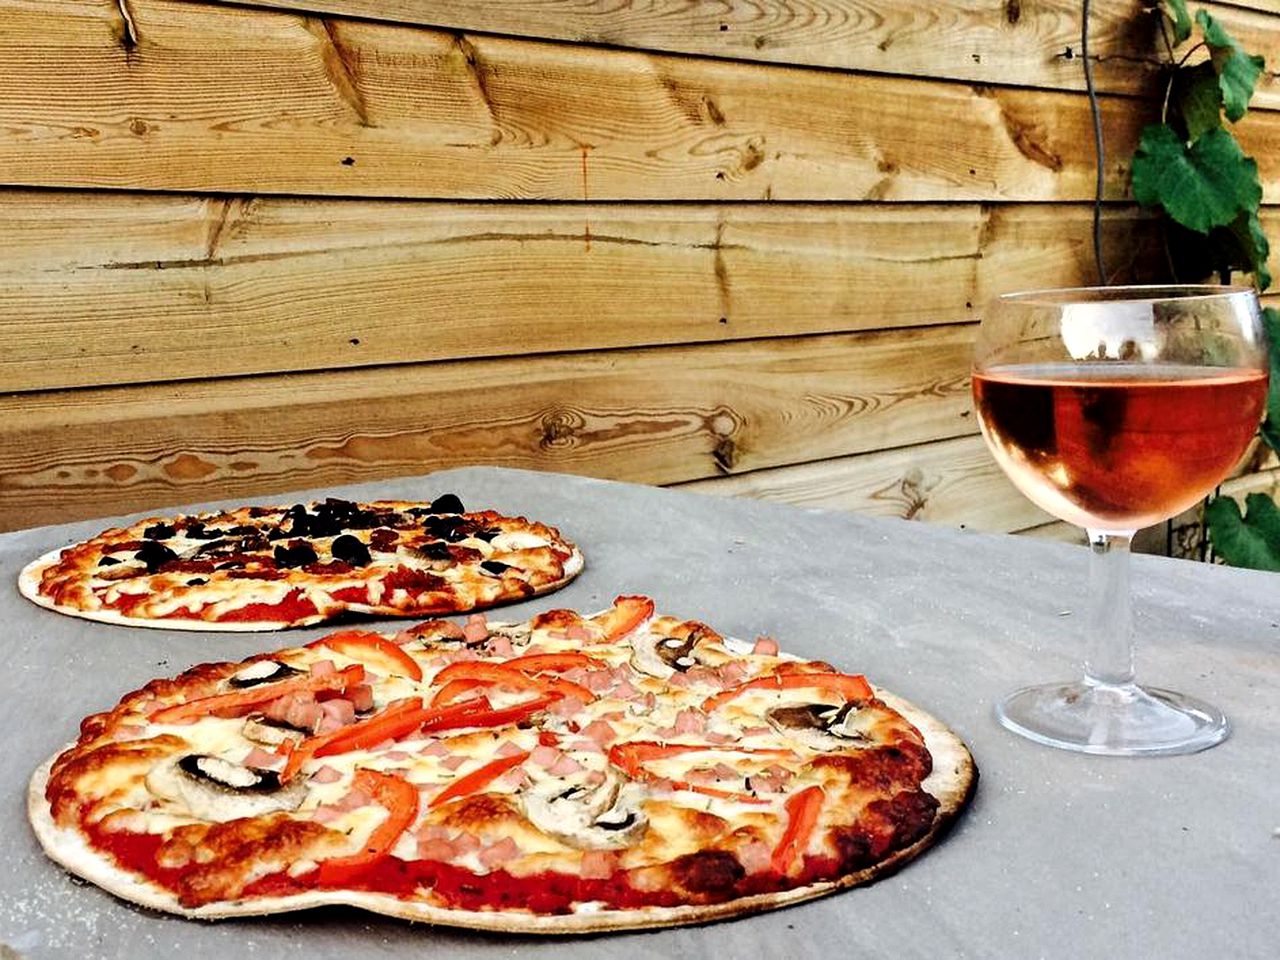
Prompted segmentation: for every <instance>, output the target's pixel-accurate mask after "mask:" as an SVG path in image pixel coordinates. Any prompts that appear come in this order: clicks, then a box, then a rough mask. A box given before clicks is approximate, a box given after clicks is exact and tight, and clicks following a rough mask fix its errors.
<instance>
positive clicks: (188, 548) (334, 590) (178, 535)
mask: <svg viewBox="0 0 1280 960" xmlns="http://www.w3.org/2000/svg"><path fill="white" fill-rule="evenodd" d="M581 569H582V555H581V553H579V552H578V549H577V547H575V546H574V545H573V544H572V543H570V542H568V541H567V540H565V539H564V538H563V537H561V535H560V533H559V531H557V530H556V529H554V528H553V527H549V526H546V525H544V524H541V523H536V522H533V521H530V520H526V519H524V518H523V517H506V516H502V515H500V514H498V513H494V512H493V511H483V512H478V513H466V512H464V510H463V505H462V502H461V501H460V500H459V499H458V498H457V497H456V496H454V495H452V494H447V495H445V496H442V497H439V498H437V499H436V500H435V501H434V502H432V503H429V504H427V503H406V502H402V501H391V500H382V501H376V502H373V503H350V502H348V501H346V500H335V499H328V500H324V501H321V502H318V503H311V504H295V505H293V506H291V507H242V508H240V509H237V510H228V511H225V512H218V513H200V514H194V515H190V516H174V517H168V518H165V519H158V518H151V519H147V520H140V521H138V522H137V523H135V524H133V525H131V526H128V527H122V528H118V529H114V530H107V531H106V532H104V533H102V534H99V535H98V536H96V537H94V538H93V539H91V540H87V541H85V542H83V543H79V544H76V545H74V546H71V547H67V548H66V549H64V550H58V551H54V552H52V553H50V554H48V555H46V556H44V557H41V558H40V559H39V560H36V561H35V562H34V563H32V564H30V565H29V566H27V568H26V569H25V570H23V571H22V574H21V576H20V577H19V588H20V589H21V591H22V593H23V595H24V596H26V597H27V598H28V599H30V600H32V601H34V602H35V603H38V604H40V605H41V606H43V607H47V608H49V609H51V610H56V611H58V612H60V613H66V614H70V615H72V616H78V617H84V618H87V619H90V620H101V621H104V622H108V623H122V624H129V625H133V626H157V627H166V628H170V629H196V630H272V629H279V628H282V627H298V626H307V625H310V624H315V623H321V622H323V621H325V620H331V619H333V618H334V617H336V616H338V615H339V614H342V613H345V612H351V613H362V614H380V615H384V616H401V617H421V616H425V615H430V614H438V613H455V612H461V611H466V610H474V609H477V608H481V607H489V606H493V605H494V604H499V603H506V602H511V601H515V600H523V599H525V598H527V597H531V596H534V595H537V594H541V593H547V592H549V591H551V590H555V589H558V588H559V587H561V586H563V585H564V584H566V583H568V582H569V581H570V580H572V579H573V578H574V577H575V576H576V575H577V574H578V573H579V572H580V571H581Z"/></svg>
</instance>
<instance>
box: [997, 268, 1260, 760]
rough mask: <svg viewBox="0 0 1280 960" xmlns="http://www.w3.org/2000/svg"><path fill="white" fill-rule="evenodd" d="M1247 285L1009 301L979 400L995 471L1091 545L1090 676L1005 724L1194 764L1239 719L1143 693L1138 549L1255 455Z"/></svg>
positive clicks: (1010, 714)
mask: <svg viewBox="0 0 1280 960" xmlns="http://www.w3.org/2000/svg"><path fill="white" fill-rule="evenodd" d="M1268 369H1269V364H1268V354H1267V344H1266V339H1265V336H1264V334H1263V330H1262V322H1261V316H1260V311H1259V308H1258V301H1257V296H1256V295H1255V294H1254V292H1253V290H1251V289H1249V288H1245V287H1212V286H1192V287H1186V286H1184V287H1097V288H1081V289H1076V290H1041V291H1032V292H1028V293H1019V294H1009V295H1006V296H1003V297H998V298H997V299H996V300H995V301H993V302H992V303H991V305H990V307H989V308H988V310H987V312H986V314H985V316H984V317H983V319H982V325H981V327H980V328H979V331H978V342H977V345H976V347H975V350H974V363H973V400H974V406H975V408H976V409H977V412H978V421H979V424H980V425H981V427H982V435H983V437H984V438H985V439H986V441H987V445H988V446H989V447H990V448H991V452H992V455H993V456H994V457H995V459H996V462H997V463H999V464H1000V466H1001V468H1002V469H1003V470H1004V471H1005V473H1006V474H1007V475H1008V476H1009V478H1010V479H1011V480H1012V481H1013V483H1014V485H1015V486H1016V487H1017V488H1018V489H1019V490H1020V491H1022V493H1023V494H1025V495H1026V496H1027V497H1028V498H1029V499H1030V500H1031V501H1033V502H1034V503H1036V504H1037V505H1038V506H1040V507H1042V508H1043V509H1045V510H1046V511H1048V512H1049V513H1051V514H1053V515H1054V516H1056V517H1058V518H1060V519H1062V520H1065V521H1067V522H1068V523H1073V524H1076V525H1077V526H1081V527H1084V528H1085V531H1086V532H1087V534H1088V536H1089V543H1090V546H1091V548H1092V554H1091V556H1092V559H1091V561H1090V587H1091V591H1090V592H1091V595H1092V596H1091V600H1092V603H1091V609H1090V612H1089V615H1088V617H1087V622H1086V629H1085V636H1084V641H1085V657H1084V677H1083V679H1081V680H1077V681H1074V682H1065V683H1051V684H1041V685H1038V686H1033V687H1026V688H1024V689H1022V690H1018V691H1016V692H1015V693H1013V694H1011V695H1010V696H1008V697H1006V698H1005V699H1004V700H1002V701H1001V702H1000V703H999V704H998V705H997V706H996V716H997V718H998V719H999V720H1000V722H1001V723H1002V724H1004V725H1005V726H1006V727H1008V728H1009V729H1010V730H1013V731H1014V732H1016V733H1019V734H1021V735H1023V736H1025V737H1028V738H1030V739H1032V740H1035V741H1037V742H1039V743H1044V744H1048V745H1050V746H1055V747H1061V748H1063V749H1067V750H1078V751H1082V752H1084V753H1095V754H1113V755H1129V756H1132V755H1153V754H1178V753H1191V752H1194V751H1196V750H1204V749H1206V748H1208V747H1211V746H1213V745H1214V744H1216V743H1220V742H1221V741H1222V740H1223V739H1225V738H1226V736H1227V735H1228V733H1229V732H1230V729H1231V726H1230V723H1229V722H1228V720H1227V718H1226V716H1225V715H1224V714H1223V713H1222V712H1221V711H1219V710H1218V709H1217V708H1216V707H1213V706H1211V705H1209V704H1207V703H1204V702H1202V701H1200V700H1196V699H1194V698H1192V697H1189V696H1186V695H1184V694H1180V693H1174V692H1172V691H1169V690H1161V689H1157V688H1153V687H1142V686H1139V685H1138V684H1137V683H1136V682H1135V681H1134V666H1133V637H1132V632H1131V631H1132V623H1131V618H1130V615H1129V579H1128V578H1129V564H1128V559H1129V543H1130V541H1131V540H1132V538H1133V534H1134V533H1135V532H1136V531H1137V530H1138V529H1139V528H1140V527H1146V526H1150V525H1151V524H1154V523H1158V522H1160V521H1161V520H1165V519H1168V518H1169V517H1172V516H1175V515H1176V514H1178V513H1181V512H1182V511H1183V510H1185V509H1187V508H1188V507H1191V506H1193V505H1194V504H1195V503H1196V502H1197V501H1198V500H1200V498H1201V497H1203V496H1205V494H1207V493H1208V492H1209V491H1211V490H1212V489H1213V488H1214V486H1215V485H1216V484H1218V483H1220V482H1221V481H1222V480H1223V479H1225V478H1226V477H1227V476H1228V475H1229V474H1230V472H1231V469H1232V467H1234V466H1235V464H1236V463H1237V461H1238V460H1239V459H1240V457H1241V455H1242V454H1243V453H1244V452H1245V451H1246V450H1247V449H1248V446H1249V443H1250V440H1251V439H1252V438H1253V434H1254V431H1255V430H1256V429H1257V426H1258V421H1259V419H1260V418H1261V416H1262V413H1263V410H1264V408H1265V405H1266V398H1267V374H1268Z"/></svg>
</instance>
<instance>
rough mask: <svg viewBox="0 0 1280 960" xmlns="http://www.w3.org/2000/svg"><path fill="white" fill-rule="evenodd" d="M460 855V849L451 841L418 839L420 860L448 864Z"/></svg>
mask: <svg viewBox="0 0 1280 960" xmlns="http://www.w3.org/2000/svg"><path fill="white" fill-rule="evenodd" d="M457 855H458V848H457V847H456V846H455V845H454V844H453V843H452V842H451V841H449V840H443V839H440V838H431V839H423V838H421V837H419V838H418V858H419V859H420V860H435V861H438V862H440V863H448V862H449V861H450V860H452V859H453V858H454V857H455V856H457Z"/></svg>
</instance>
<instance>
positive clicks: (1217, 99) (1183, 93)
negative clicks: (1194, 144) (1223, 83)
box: [1174, 63, 1222, 140]
mask: <svg viewBox="0 0 1280 960" xmlns="http://www.w3.org/2000/svg"><path fill="white" fill-rule="evenodd" d="M1174 107H1175V109H1176V110H1177V111H1178V114H1179V115H1180V116H1181V117H1182V121H1183V123H1184V124H1185V125H1186V128H1187V139H1188V140H1199V139H1200V137H1201V135H1203V134H1205V133H1208V132H1209V131H1210V130H1215V129H1217V128H1218V127H1220V126H1222V88H1221V87H1220V86H1219V85H1218V74H1217V71H1215V70H1214V69H1213V64H1211V63H1200V64H1197V65H1196V66H1194V67H1187V68H1186V69H1185V70H1182V71H1180V72H1179V75H1178V92H1177V95H1176V98H1175V100H1174Z"/></svg>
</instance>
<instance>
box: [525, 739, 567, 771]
mask: <svg viewBox="0 0 1280 960" xmlns="http://www.w3.org/2000/svg"><path fill="white" fill-rule="evenodd" d="M561 756H562V754H561V753H560V751H559V750H557V749H556V748H555V747H548V746H546V745H545V744H541V743H540V744H538V745H537V746H536V747H534V748H533V753H531V754H530V756H529V759H530V760H532V761H533V762H534V763H536V764H537V765H538V766H540V767H544V768H547V769H550V768H551V767H552V766H554V765H555V763H556V761H557V760H559V759H560V757H561Z"/></svg>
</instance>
